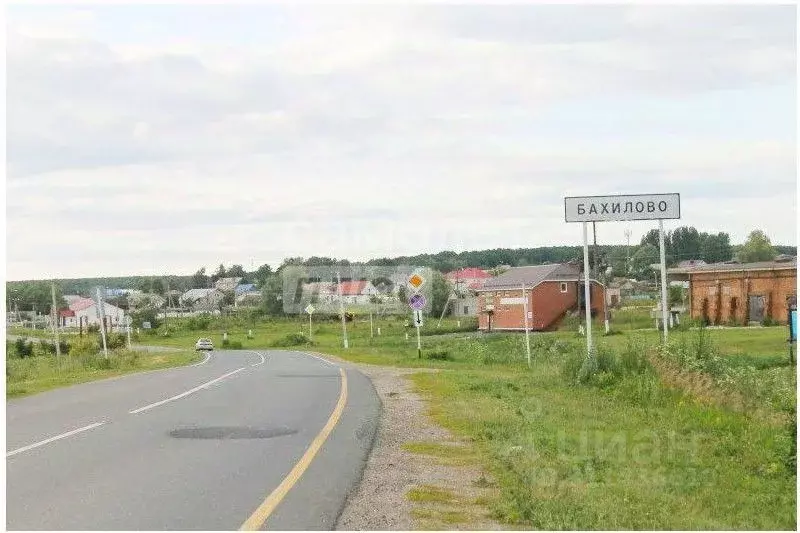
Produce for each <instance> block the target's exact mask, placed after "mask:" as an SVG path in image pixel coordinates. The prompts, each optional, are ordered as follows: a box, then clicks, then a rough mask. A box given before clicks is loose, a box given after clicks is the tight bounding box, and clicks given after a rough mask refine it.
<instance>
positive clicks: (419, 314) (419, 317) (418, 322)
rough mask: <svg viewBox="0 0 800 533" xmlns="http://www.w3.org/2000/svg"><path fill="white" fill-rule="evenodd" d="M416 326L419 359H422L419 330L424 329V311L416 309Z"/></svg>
mask: <svg viewBox="0 0 800 533" xmlns="http://www.w3.org/2000/svg"><path fill="white" fill-rule="evenodd" d="M414 326H415V327H416V328H417V357H418V358H419V359H422V341H421V340H420V335H419V328H421V327H422V309H414Z"/></svg>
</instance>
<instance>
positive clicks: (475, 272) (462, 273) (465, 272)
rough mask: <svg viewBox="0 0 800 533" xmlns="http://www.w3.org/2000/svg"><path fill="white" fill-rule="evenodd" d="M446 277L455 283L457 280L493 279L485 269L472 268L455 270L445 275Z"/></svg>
mask: <svg viewBox="0 0 800 533" xmlns="http://www.w3.org/2000/svg"><path fill="white" fill-rule="evenodd" d="M444 277H445V278H447V279H448V280H449V281H453V280H456V279H485V278H491V277H492V275H491V274H489V273H488V272H486V271H485V270H483V269H480V268H473V267H470V268H461V269H459V270H453V271H451V272H448V273H447V274H445V275H444Z"/></svg>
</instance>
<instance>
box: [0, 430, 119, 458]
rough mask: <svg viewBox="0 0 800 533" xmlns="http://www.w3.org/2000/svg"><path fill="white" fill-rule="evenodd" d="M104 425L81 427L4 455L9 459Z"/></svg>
mask: <svg viewBox="0 0 800 533" xmlns="http://www.w3.org/2000/svg"><path fill="white" fill-rule="evenodd" d="M103 424H105V421H103V422H96V423H94V424H89V425H88V426H83V427H82V428H78V429H73V430H72V431H67V432H66V433H62V434H61V435H56V436H55V437H50V438H49V439H45V440H43V441H39V442H34V443H33V444H29V445H27V446H23V447H22V448H17V449H16V450H12V451H10V452H8V453H7V454H6V457H11V456H12V455H17V454H18V453H22V452H27V451H28V450H32V449H34V448H38V447H39V446H44V445H45V444H50V443H51V442H54V441H57V440H60V439H65V438H67V437H71V436H72V435H76V434H78V433H81V432H83V431H89V430H90V429H94V428H96V427H98V426H102V425H103Z"/></svg>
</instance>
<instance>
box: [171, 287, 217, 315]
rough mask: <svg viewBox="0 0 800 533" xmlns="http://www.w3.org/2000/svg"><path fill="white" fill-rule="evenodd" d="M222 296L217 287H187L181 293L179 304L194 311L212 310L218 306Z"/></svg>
mask: <svg viewBox="0 0 800 533" xmlns="http://www.w3.org/2000/svg"><path fill="white" fill-rule="evenodd" d="M223 298H225V294H224V293H223V292H222V291H220V290H219V289H189V290H188V291H186V292H184V293H183V294H182V295H181V297H180V304H181V306H182V307H189V308H191V309H192V310H194V311H213V310H216V309H219V308H220V306H221V305H222V300H223Z"/></svg>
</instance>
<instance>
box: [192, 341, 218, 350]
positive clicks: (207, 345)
mask: <svg viewBox="0 0 800 533" xmlns="http://www.w3.org/2000/svg"><path fill="white" fill-rule="evenodd" d="M194 349H195V350H213V349H214V344H213V343H212V342H211V339H198V340H197V344H195V345H194Z"/></svg>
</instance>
